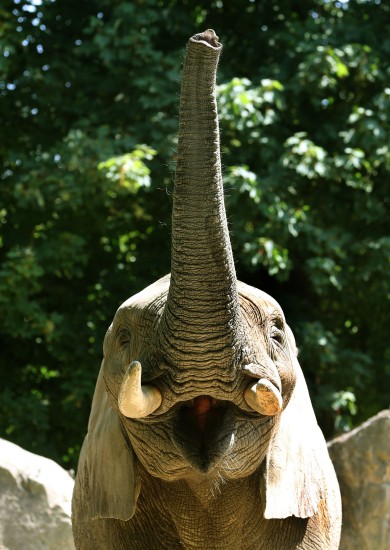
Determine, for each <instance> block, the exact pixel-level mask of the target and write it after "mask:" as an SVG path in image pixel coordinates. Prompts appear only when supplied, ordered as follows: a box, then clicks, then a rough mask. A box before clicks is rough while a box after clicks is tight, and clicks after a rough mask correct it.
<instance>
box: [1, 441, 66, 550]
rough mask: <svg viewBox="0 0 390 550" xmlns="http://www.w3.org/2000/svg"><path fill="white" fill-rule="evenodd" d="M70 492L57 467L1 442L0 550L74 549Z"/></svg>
mask: <svg viewBox="0 0 390 550" xmlns="http://www.w3.org/2000/svg"><path fill="white" fill-rule="evenodd" d="M72 491H73V479H72V478H71V476H70V475H69V474H68V473H67V472H66V471H65V470H63V469H62V468H61V467H60V466H59V465H58V464H56V463H55V462H53V461H52V460H49V459H48V458H44V457H42V456H38V455H35V454H33V453H29V452H28V451H25V450H24V449H22V448H21V447H18V446H17V445H14V444H13V443H10V442H8V441H5V440H4V439H0V548H1V549H4V550H21V549H23V550H38V549H39V550H73V549H74V544H73V537H72V527H71V499H72Z"/></svg>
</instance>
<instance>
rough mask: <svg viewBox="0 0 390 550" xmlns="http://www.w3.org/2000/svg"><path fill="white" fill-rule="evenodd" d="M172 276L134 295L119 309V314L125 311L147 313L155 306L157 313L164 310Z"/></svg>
mask: <svg viewBox="0 0 390 550" xmlns="http://www.w3.org/2000/svg"><path fill="white" fill-rule="evenodd" d="M169 281H170V275H166V276H165V277H162V278H161V279H159V280H158V281H156V282H154V283H153V284H151V285H149V286H147V287H146V288H144V289H143V290H141V292H138V293H137V294H134V296H131V297H130V298H128V299H127V300H126V301H125V302H123V304H122V305H121V306H120V308H119V309H118V313H119V314H122V313H124V312H125V311H129V310H132V311H140V312H142V311H145V310H147V309H149V308H150V307H152V306H155V308H156V312H157V311H158V310H159V309H162V307H163V306H164V304H165V302H166V298H167V294H168V290H169Z"/></svg>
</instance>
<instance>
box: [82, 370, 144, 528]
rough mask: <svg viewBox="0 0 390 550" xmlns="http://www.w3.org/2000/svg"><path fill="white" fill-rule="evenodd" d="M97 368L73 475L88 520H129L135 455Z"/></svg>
mask: <svg viewBox="0 0 390 550" xmlns="http://www.w3.org/2000/svg"><path fill="white" fill-rule="evenodd" d="M102 372H103V368H101V369H100V373H99V377H98V380H97V383H96V389H95V394H94V398H93V402H92V409H91V415H90V418H89V424H88V434H87V436H86V438H85V441H84V444H83V448H82V451H81V455H80V461H79V468H78V473H77V477H78V478H79V480H78V482H79V485H80V486H81V487H84V488H85V489H86V491H87V494H88V501H89V502H88V506H89V516H90V518H91V519H98V518H114V519H121V520H124V521H127V520H129V519H130V518H131V517H132V516H133V515H134V512H135V506H136V501H137V498H138V494H139V487H138V484H137V482H136V476H135V456H134V452H133V450H132V448H131V446H130V444H128V443H127V441H126V439H125V437H124V435H123V432H122V428H121V424H120V420H119V418H118V415H117V413H116V412H115V411H114V409H113V408H112V407H111V405H110V403H109V399H108V395H107V392H106V388H105V384H104V380H103V375H102Z"/></svg>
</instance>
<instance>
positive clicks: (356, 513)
mask: <svg viewBox="0 0 390 550" xmlns="http://www.w3.org/2000/svg"><path fill="white" fill-rule="evenodd" d="M328 448H329V454H330V456H331V459H332V460H333V464H334V467H335V469H336V473H337V477H338V479H339V483H340V490H341V496H342V501H343V527H342V532H341V544H340V550H357V549H359V550H389V549H390V409H388V410H384V411H382V412H380V413H379V414H377V415H376V416H374V417H372V418H370V419H369V420H367V422H365V423H364V424H362V425H361V426H359V427H357V428H355V429H354V430H352V431H351V432H348V433H346V434H343V435H341V436H339V437H337V438H335V439H333V440H332V441H331V442H330V443H329V444H328Z"/></svg>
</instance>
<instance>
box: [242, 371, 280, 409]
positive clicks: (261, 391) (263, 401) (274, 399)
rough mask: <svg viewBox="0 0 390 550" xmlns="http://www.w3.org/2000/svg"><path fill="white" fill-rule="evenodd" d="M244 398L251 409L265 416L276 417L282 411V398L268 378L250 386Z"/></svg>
mask: <svg viewBox="0 0 390 550" xmlns="http://www.w3.org/2000/svg"><path fill="white" fill-rule="evenodd" d="M244 398H245V401H246V402H247V404H248V405H249V407H250V408H251V409H253V410H255V411H257V412H259V413H260V414H264V415H265V416H274V415H275V414H278V413H280V411H281V410H282V405H283V400H282V396H281V395H280V392H279V390H278V389H277V388H276V387H275V386H274V385H273V384H272V382H270V381H269V380H267V379H266V378H262V379H261V380H259V381H258V382H256V384H250V385H249V386H248V387H247V388H246V389H245V391H244Z"/></svg>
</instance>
